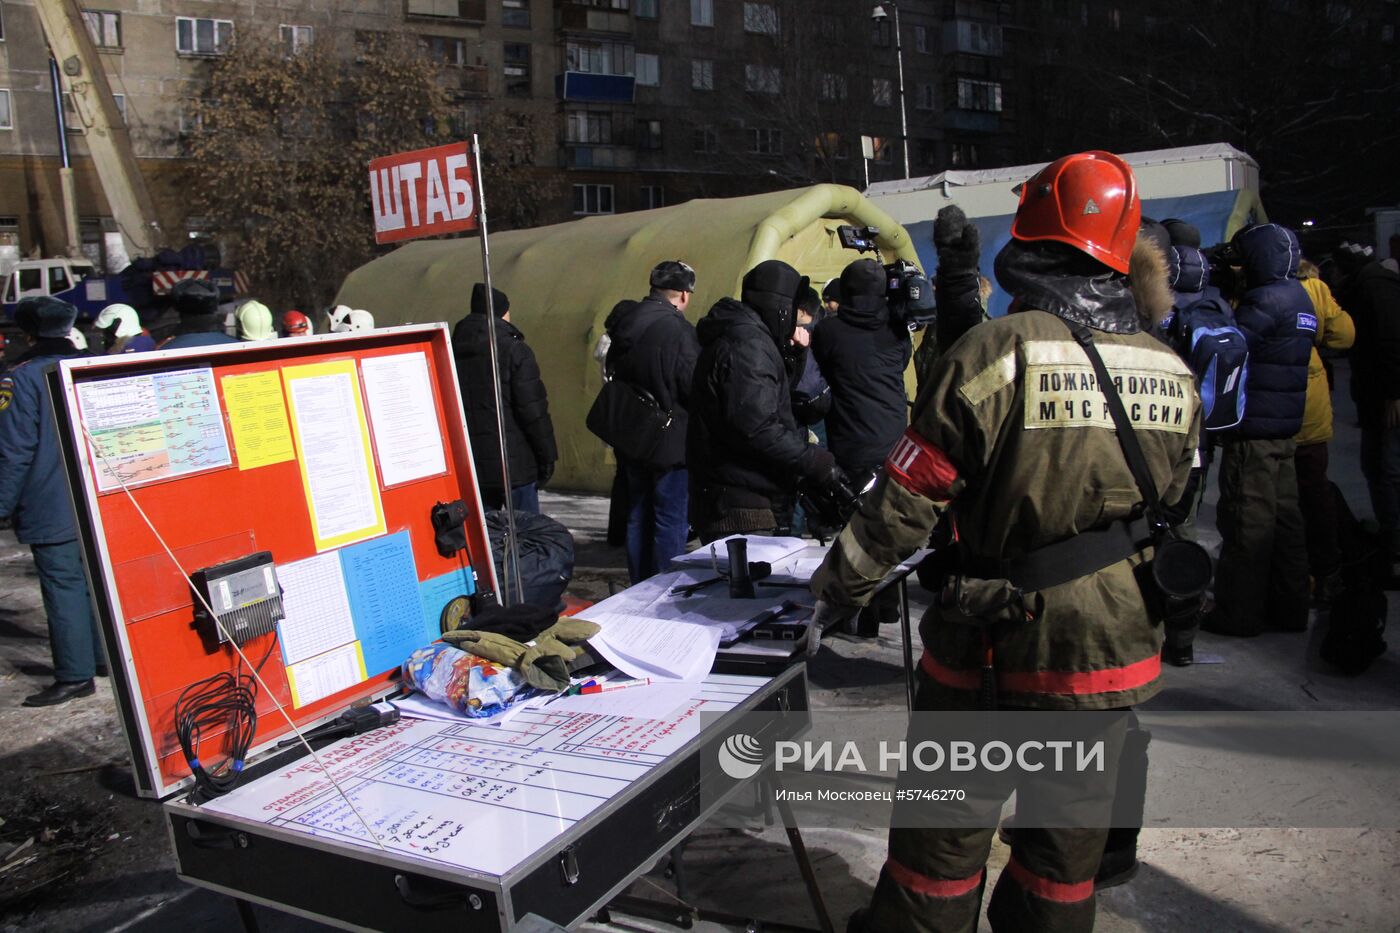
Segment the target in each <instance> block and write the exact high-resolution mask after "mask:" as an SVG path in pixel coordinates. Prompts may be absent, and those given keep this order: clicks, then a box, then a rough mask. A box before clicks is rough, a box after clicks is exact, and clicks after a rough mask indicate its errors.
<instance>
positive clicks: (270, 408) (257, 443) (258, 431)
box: [222, 371, 296, 470]
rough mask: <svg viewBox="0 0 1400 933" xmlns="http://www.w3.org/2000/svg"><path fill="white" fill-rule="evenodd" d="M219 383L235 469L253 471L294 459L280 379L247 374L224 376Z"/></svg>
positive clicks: (276, 376)
mask: <svg viewBox="0 0 1400 933" xmlns="http://www.w3.org/2000/svg"><path fill="white" fill-rule="evenodd" d="M222 383H223V388H224V406H225V407H226V408H227V409H228V421H229V427H230V428H231V429H232V431H233V446H234V450H235V451H236V452H237V454H238V468H239V469H240V470H252V469H256V468H257V467H264V466H270V465H272V464H274V463H285V462H287V461H288V460H292V459H294V458H295V457H296V449H295V448H294V447H293V446H292V428H291V425H290V424H288V422H287V405H286V402H285V401H284V400H283V397H282V377H281V376H280V375H278V373H277V372H275V371H273V372H266V373H246V374H244V375H240V376H225V377H224V378H223V380H222Z"/></svg>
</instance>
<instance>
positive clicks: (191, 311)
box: [160, 279, 238, 350]
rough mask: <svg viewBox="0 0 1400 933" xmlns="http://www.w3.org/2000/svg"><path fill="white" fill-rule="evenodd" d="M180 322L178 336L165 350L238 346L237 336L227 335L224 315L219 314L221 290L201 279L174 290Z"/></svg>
mask: <svg viewBox="0 0 1400 933" xmlns="http://www.w3.org/2000/svg"><path fill="white" fill-rule="evenodd" d="M170 297H171V298H172V299H174V302H175V310H176V311H178V312H179V313H180V323H179V324H177V325H176V326H175V333H174V335H172V336H171V337H170V338H169V339H168V340H166V341H165V342H164V343H162V344H161V345H160V349H162V350H180V349H183V348H185V347H213V346H218V345H220V344H225V343H238V338H237V337H232V336H230V335H229V334H227V333H225V332H224V321H223V315H221V314H219V290H218V289H217V288H215V287H214V286H213V285H210V284H209V283H208V282H205V281H203V280H201V279H185V280H184V281H182V282H179V283H177V284H176V285H175V287H174V288H172V289H171V290H170Z"/></svg>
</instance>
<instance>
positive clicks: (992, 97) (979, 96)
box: [958, 78, 1001, 113]
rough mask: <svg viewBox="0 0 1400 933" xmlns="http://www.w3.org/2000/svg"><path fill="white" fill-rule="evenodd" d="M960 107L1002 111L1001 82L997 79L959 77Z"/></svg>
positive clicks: (994, 111)
mask: <svg viewBox="0 0 1400 933" xmlns="http://www.w3.org/2000/svg"><path fill="white" fill-rule="evenodd" d="M958 109H960V110H984V111H987V112H990V113H1001V84H999V83H998V82H996V81H977V80H975V79H973V78H959V79H958Z"/></svg>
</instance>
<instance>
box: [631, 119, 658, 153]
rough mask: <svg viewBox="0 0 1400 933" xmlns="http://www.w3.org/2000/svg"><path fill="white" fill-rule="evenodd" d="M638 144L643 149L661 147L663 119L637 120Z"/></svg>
mask: <svg viewBox="0 0 1400 933" xmlns="http://www.w3.org/2000/svg"><path fill="white" fill-rule="evenodd" d="M637 146H638V147H639V148H642V149H660V148H661V121H660V120H638V121H637Z"/></svg>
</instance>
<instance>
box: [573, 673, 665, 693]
mask: <svg viewBox="0 0 1400 933" xmlns="http://www.w3.org/2000/svg"><path fill="white" fill-rule="evenodd" d="M650 683H652V679H651V678H650V677H643V678H642V679H641V680H626V681H621V682H619V683H601V684H592V685H590V686H587V687H583V688H581V689H580V690H579V693H582V694H584V695H585V696H586V695H588V694H593V693H611V692H612V691H614V690H626V689H627V688H628V687H645V686H647V685H648V684H650Z"/></svg>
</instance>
